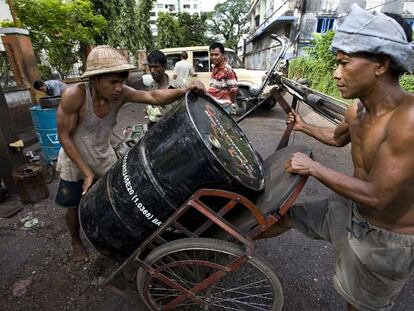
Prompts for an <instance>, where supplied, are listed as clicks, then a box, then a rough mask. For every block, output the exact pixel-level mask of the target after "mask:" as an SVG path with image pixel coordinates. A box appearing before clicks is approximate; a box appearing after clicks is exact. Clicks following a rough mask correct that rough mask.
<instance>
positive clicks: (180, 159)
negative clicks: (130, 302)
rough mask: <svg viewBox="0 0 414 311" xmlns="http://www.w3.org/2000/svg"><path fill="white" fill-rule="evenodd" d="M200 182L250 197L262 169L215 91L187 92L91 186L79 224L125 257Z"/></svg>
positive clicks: (108, 250)
mask: <svg viewBox="0 0 414 311" xmlns="http://www.w3.org/2000/svg"><path fill="white" fill-rule="evenodd" d="M200 188H214V189H224V190H230V191H234V192H237V193H240V194H243V195H247V196H252V195H253V194H257V192H259V191H261V190H262V189H263V188H264V174H263V167H262V163H261V161H260V160H259V159H258V157H257V155H256V153H255V152H254V150H253V148H252V147H251V145H250V143H249V142H248V140H247V138H246V137H245V135H244V134H243V132H242V131H241V129H240V128H239V127H238V126H237V124H236V123H235V122H234V121H233V119H232V118H231V117H230V116H229V115H228V114H227V113H226V112H225V111H224V110H222V109H221V108H220V107H219V106H218V105H217V104H216V103H215V102H214V101H213V100H211V99H210V98H209V97H207V96H197V95H195V94H193V93H188V94H187V96H186V101H185V104H183V105H180V106H178V107H177V108H176V109H175V110H174V111H171V112H170V114H169V115H168V116H167V117H166V118H164V119H163V120H161V121H160V122H158V123H157V124H156V125H154V126H152V127H151V128H150V130H149V131H148V132H147V133H146V135H145V136H144V137H143V138H142V139H141V140H140V141H139V142H138V144H136V145H135V146H134V147H133V148H132V149H131V150H130V151H129V152H128V153H127V154H126V155H125V156H124V157H123V158H122V159H120V160H119V161H118V162H117V163H116V164H115V165H114V166H113V167H112V168H111V169H110V170H109V171H108V173H107V174H105V175H104V176H103V177H102V178H100V179H99V180H98V182H97V183H96V184H95V185H93V187H92V188H91V189H90V190H89V191H88V193H87V194H86V195H85V197H84V198H83V200H82V202H81V205H80V209H79V215H80V222H81V226H82V229H83V231H84V233H85V235H86V237H87V238H88V240H89V241H90V242H91V244H92V245H93V246H94V247H95V248H96V249H97V250H98V251H100V252H101V253H103V254H104V255H107V256H109V257H114V258H119V259H123V258H125V257H127V256H128V255H130V254H131V253H132V252H133V251H134V250H135V249H136V248H137V247H138V246H139V245H140V243H142V242H143V241H144V240H145V239H146V238H148V237H149V236H150V235H151V233H153V232H154V231H155V230H156V229H157V228H158V227H159V226H160V225H161V224H162V222H163V221H165V220H167V219H168V217H169V216H170V215H171V214H172V213H173V212H174V210H175V209H176V208H178V207H180V206H181V204H183V203H184V202H185V200H186V199H188V198H189V197H190V196H191V195H192V194H193V193H194V192H195V191H196V190H198V189H200Z"/></svg>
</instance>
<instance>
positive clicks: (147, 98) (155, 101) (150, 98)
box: [123, 81, 205, 106]
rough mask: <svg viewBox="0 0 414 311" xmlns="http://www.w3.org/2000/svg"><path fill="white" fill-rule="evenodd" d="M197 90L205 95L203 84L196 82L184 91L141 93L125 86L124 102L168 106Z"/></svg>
mask: <svg viewBox="0 0 414 311" xmlns="http://www.w3.org/2000/svg"><path fill="white" fill-rule="evenodd" d="M191 90H196V91H199V92H202V93H204V91H205V90H204V86H203V85H202V83H201V82H198V81H194V82H193V83H192V84H191V86H189V87H186V88H182V89H162V90H154V91H149V92H146V91H139V90H134V89H133V88H130V87H128V86H124V90H123V91H124V94H125V95H124V96H125V97H124V102H138V103H144V104H149V105H154V106H164V105H168V104H170V103H172V102H174V101H176V100H177V99H180V98H181V97H183V96H184V95H185V94H186V93H187V92H188V91H191Z"/></svg>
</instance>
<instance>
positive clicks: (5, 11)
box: [0, 0, 13, 21]
mask: <svg viewBox="0 0 414 311" xmlns="http://www.w3.org/2000/svg"><path fill="white" fill-rule="evenodd" d="M0 21H13V18H12V15H11V13H10V9H9V4H8V3H7V0H0Z"/></svg>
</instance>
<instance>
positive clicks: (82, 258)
mask: <svg viewBox="0 0 414 311" xmlns="http://www.w3.org/2000/svg"><path fill="white" fill-rule="evenodd" d="M72 250H73V259H74V260H75V263H77V264H84V263H86V262H87V261H88V260H89V255H88V253H87V252H86V249H85V248H84V247H83V245H82V244H81V243H72Z"/></svg>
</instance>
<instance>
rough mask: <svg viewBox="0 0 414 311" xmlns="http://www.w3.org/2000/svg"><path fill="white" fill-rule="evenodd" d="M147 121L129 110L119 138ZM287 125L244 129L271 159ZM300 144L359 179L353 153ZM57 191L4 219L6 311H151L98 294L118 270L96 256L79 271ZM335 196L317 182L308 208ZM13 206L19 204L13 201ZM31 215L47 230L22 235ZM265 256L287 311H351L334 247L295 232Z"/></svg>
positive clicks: (2, 295)
mask: <svg viewBox="0 0 414 311" xmlns="http://www.w3.org/2000/svg"><path fill="white" fill-rule="evenodd" d="M303 114H304V115H305V116H306V117H305V119H306V120H310V121H311V122H312V121H313V122H318V123H324V121H323V120H321V119H320V118H319V117H318V116H316V115H314V114H312V113H309V112H308V111H303ZM143 115H144V114H143V106H142V105H135V104H129V105H127V106H126V107H125V109H123V110H122V111H121V114H120V117H119V120H118V121H119V122H118V125H117V131H118V132H121V130H122V127H124V126H126V125H134V124H137V123H142V122H145V120H144V118H143ZM283 119H284V113H283V112H282V111H281V110H280V109H276V108H274V109H273V110H272V111H260V112H259V113H257V114H254V115H253V116H251V117H249V118H247V119H246V120H245V121H243V122H242V124H241V127H242V128H243V130H244V132H245V133H246V135H247V136H248V137H249V139H250V141H251V143H252V144H253V146H254V148H255V149H256V150H257V151H258V152H259V153H260V154H261V155H262V157H263V158H266V157H267V156H268V155H269V154H270V153H271V152H272V151H273V150H274V149H275V147H276V145H277V142H278V140H279V137H280V135H281V133H282V131H283V129H284V127H285V124H284V121H283ZM326 124H327V125H329V123H326ZM292 143H293V144H306V145H308V146H311V148H312V149H313V151H314V156H315V158H316V159H318V160H319V161H321V162H323V163H326V164H327V165H328V166H330V167H333V168H335V169H337V170H340V171H343V172H346V173H351V160H350V156H349V148H342V149H333V148H327V147H324V146H323V145H321V144H319V143H317V142H315V141H312V140H311V139H309V138H307V137H305V136H304V135H301V134H295V135H294V136H293V140H292ZM55 188H56V181H55V182H53V183H52V184H50V189H51V196H50V197H49V199H47V200H45V201H44V202H41V203H39V204H35V205H32V206H27V207H26V208H25V210H24V211H22V212H20V213H19V214H18V215H17V216H15V217H14V218H13V219H11V220H2V219H0V253H1V254H2V255H1V256H0V306H1V307H0V310H7V311H9V310H42V311H43V310H82V311H83V310H85V311H86V310H87V311H98V310H100V311H101V310H104V311H115V310H127V311H129V310H138V311H139V310H145V309H144V307H143V306H142V304H141V303H140V302H139V301H135V302H130V301H127V300H125V299H123V298H120V297H118V296H116V295H115V294H113V293H112V292H108V291H106V290H102V289H101V288H100V287H99V286H96V284H97V283H99V278H98V277H99V276H102V275H105V270H107V269H108V266H110V263H109V262H108V260H106V259H104V258H102V257H101V256H99V255H97V254H96V253H93V250H92V249H90V251H91V252H92V254H93V256H92V258H91V263H89V264H88V265H86V266H85V267H78V266H76V265H74V264H73V263H71V260H70V253H69V237H68V234H67V232H66V228H65V224H64V222H63V219H62V216H63V214H62V211H61V209H59V208H57V207H56V206H54V204H53V198H54V193H55V191H56V190H55ZM328 193H329V191H328V189H327V188H325V187H324V186H322V185H321V184H319V183H318V182H316V181H315V180H313V179H310V180H309V182H308V184H307V185H306V187H305V189H304V190H303V192H302V195H301V196H300V200H310V199H319V198H324V197H325V196H326V195H327V194H328ZM7 204H19V203H18V201H17V200H9V202H8V203H7ZM0 207H1V206H0ZM28 212H31V213H32V215H33V216H36V217H38V218H39V219H40V220H43V221H45V226H44V227H43V228H40V229H39V230H37V231H33V232H28V231H24V230H22V229H21V226H22V225H21V223H20V221H19V220H20V219H21V218H23V217H24V216H25V215H26V214H27V213H28ZM257 251H258V252H259V253H261V254H262V255H263V256H264V257H265V258H266V260H267V261H268V262H269V263H270V264H271V266H272V267H274V269H275V271H276V272H277V274H278V276H279V278H280V280H281V282H282V285H283V288H284V297H285V305H284V310H287V311H293V310H306V311H311V310H315V311H316V310H332V311H333V310H345V307H346V306H345V303H344V301H343V300H342V299H341V297H339V295H337V294H336V292H335V291H334V289H333V286H332V284H331V276H332V272H333V258H332V248H331V247H330V245H329V244H327V243H325V242H322V241H312V240H309V239H307V238H305V237H304V236H302V235H301V234H300V233H298V232H297V231H295V230H292V231H291V232H289V233H286V234H284V235H283V236H281V237H278V238H274V239H269V240H266V241H261V242H257ZM27 277H32V278H33V284H32V285H31V287H29V288H28V292H27V293H26V295H24V296H23V297H21V298H14V297H12V295H11V286H12V284H13V283H14V282H15V281H17V280H20V279H25V278H27ZM413 292H414V280H413V278H411V280H410V282H409V284H408V285H407V286H406V287H405V288H404V290H403V292H402V294H401V295H400V297H399V298H398V300H397V304H396V307H395V309H394V310H413V307H412V306H413V305H414V295H412V293H413Z"/></svg>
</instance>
